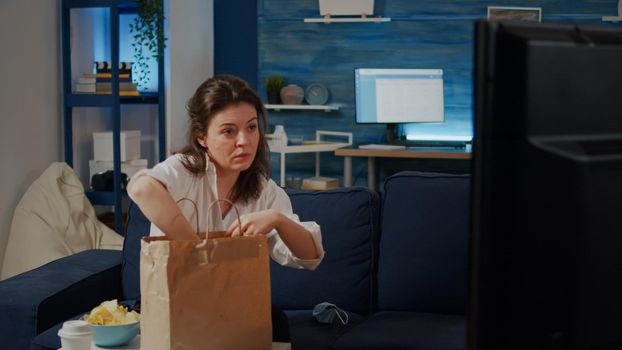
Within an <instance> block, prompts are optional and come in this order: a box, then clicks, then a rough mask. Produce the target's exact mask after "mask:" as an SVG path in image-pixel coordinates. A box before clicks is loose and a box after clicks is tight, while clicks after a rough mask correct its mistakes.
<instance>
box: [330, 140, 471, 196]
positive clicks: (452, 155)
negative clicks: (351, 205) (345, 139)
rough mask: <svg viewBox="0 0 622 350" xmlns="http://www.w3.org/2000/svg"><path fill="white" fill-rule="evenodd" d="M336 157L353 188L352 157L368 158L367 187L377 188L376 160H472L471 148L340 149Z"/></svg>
mask: <svg viewBox="0 0 622 350" xmlns="http://www.w3.org/2000/svg"><path fill="white" fill-rule="evenodd" d="M335 155H336V156H341V157H344V158H343V182H344V186H346V187H348V186H352V157H367V187H369V188H371V189H375V187H376V158H418V159H471V149H470V147H468V148H466V149H460V148H455V149H454V148H433V147H409V148H407V149H401V150H379V149H360V148H340V149H337V150H335Z"/></svg>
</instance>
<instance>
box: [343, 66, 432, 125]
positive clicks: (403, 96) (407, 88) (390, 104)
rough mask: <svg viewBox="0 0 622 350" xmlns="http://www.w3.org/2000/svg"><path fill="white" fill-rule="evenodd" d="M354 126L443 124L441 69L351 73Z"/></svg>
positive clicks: (359, 70) (364, 69) (364, 70)
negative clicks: (357, 124)
mask: <svg viewBox="0 0 622 350" xmlns="http://www.w3.org/2000/svg"><path fill="white" fill-rule="evenodd" d="M354 92H355V100H356V122H357V123H418V122H443V120H444V105H443V70H442V69H371V68H357V69H355V70H354Z"/></svg>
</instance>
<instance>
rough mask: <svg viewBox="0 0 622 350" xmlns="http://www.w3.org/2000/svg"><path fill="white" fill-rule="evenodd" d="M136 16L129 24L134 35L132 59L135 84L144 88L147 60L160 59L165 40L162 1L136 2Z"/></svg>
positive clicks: (140, 0) (147, 0)
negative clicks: (133, 60) (134, 63)
mask: <svg viewBox="0 0 622 350" xmlns="http://www.w3.org/2000/svg"><path fill="white" fill-rule="evenodd" d="M137 3H138V16H136V17H135V18H134V23H133V24H132V23H130V33H132V34H134V42H133V43H132V47H133V48H134V59H135V62H136V69H135V72H136V83H137V84H138V86H140V87H145V86H146V85H147V83H148V82H149V73H150V71H149V63H148V59H149V58H155V60H156V61H159V60H161V59H162V56H163V55H164V48H165V47H166V44H165V42H166V38H165V37H164V28H163V22H164V10H163V5H162V0H137Z"/></svg>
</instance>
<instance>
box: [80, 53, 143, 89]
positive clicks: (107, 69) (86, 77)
mask: <svg viewBox="0 0 622 350" xmlns="http://www.w3.org/2000/svg"><path fill="white" fill-rule="evenodd" d="M74 91H75V92H76V93H90V94H111V93H112V70H111V66H110V62H106V61H96V62H95V73H84V74H82V77H81V78H80V79H79V80H78V83H77V84H76V86H75V89H74ZM138 95H139V93H138V87H137V84H136V83H133V82H132V62H120V63H119V96H138Z"/></svg>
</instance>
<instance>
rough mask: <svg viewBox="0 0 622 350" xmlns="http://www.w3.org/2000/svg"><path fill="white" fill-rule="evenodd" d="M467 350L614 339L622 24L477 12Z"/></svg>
mask: <svg viewBox="0 0 622 350" xmlns="http://www.w3.org/2000/svg"><path fill="white" fill-rule="evenodd" d="M475 37H476V44H475V86H474V95H475V100H474V106H475V111H474V112H475V113H474V131H475V133H474V141H473V185H472V191H473V192H472V230H471V239H470V242H471V243H470V247H471V248H470V252H471V254H470V257H471V260H470V271H471V272H470V304H469V311H468V326H467V329H468V347H467V348H468V349H469V350H476V349H477V350H498V349H510V350H513V349H521V350H523V349H530V350H542V349H546V350H552V349H557V350H575V349H593V350H596V349H603V350H604V349H621V348H622V331H621V330H622V85H621V81H622V29H620V28H612V27H583V26H573V25H543V24H527V23H504V22H496V23H495V22H486V21H478V22H477V23H476V24H475Z"/></svg>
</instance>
